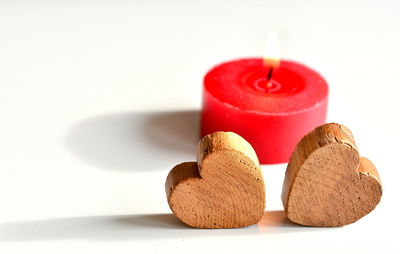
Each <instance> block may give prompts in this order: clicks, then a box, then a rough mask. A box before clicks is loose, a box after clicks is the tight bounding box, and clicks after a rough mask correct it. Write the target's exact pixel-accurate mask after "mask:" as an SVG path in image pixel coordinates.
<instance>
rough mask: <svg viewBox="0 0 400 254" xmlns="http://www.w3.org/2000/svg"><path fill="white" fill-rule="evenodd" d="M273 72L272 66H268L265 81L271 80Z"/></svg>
mask: <svg viewBox="0 0 400 254" xmlns="http://www.w3.org/2000/svg"><path fill="white" fill-rule="evenodd" d="M273 72H274V67H271V68H269V71H268V75H267V81H270V80H271V78H272V73H273Z"/></svg>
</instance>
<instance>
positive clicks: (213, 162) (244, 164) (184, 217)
mask: <svg viewBox="0 0 400 254" xmlns="http://www.w3.org/2000/svg"><path fill="white" fill-rule="evenodd" d="M196 157H197V163H196V162H184V163H182V164H179V165H177V166H175V167H174V168H173V169H172V170H171V171H170V172H169V174H168V177H167V180H166V183H165V190H166V193H167V199H168V204H169V206H170V208H171V210H172V212H173V213H174V214H175V215H176V217H178V218H179V219H180V220H181V221H183V222H184V223H185V224H187V225H189V226H191V227H195V228H237V227H244V226H248V225H252V224H255V223H257V222H259V221H260V220H261V218H262V216H263V214H264V209H265V187H264V180H263V176H262V173H261V169H260V165H259V161H258V158H257V155H256V153H255V151H254V149H253V148H252V147H251V145H250V144H249V143H248V142H247V141H246V140H244V139H243V138H242V137H240V136H239V135H237V134H235V133H232V132H216V133H213V134H210V135H208V136H205V137H204V138H203V139H202V140H201V141H200V143H199V144H198V146H197V152H196Z"/></svg>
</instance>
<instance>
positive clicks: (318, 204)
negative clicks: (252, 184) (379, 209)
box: [282, 123, 382, 227]
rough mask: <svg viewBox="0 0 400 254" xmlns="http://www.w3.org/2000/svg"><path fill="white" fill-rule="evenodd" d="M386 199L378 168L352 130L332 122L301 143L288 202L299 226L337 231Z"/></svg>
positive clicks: (286, 191)
mask: <svg viewBox="0 0 400 254" xmlns="http://www.w3.org/2000/svg"><path fill="white" fill-rule="evenodd" d="M381 196H382V187H381V182H380V179H379V176H378V172H377V171H376V168H375V166H374V165H373V164H372V162H370V161H369V160H368V159H366V158H360V156H359V153H358V150H357V146H356V144H355V142H354V138H353V135H352V133H351V132H350V130H349V129H347V128H346V127H344V126H343V125H340V124H334V123H331V124H325V125H322V126H320V127H317V128H316V129H315V130H313V131H311V132H310V133H308V134H307V135H306V136H305V137H303V139H302V140H301V141H300V142H299V143H298V144H297V146H296V149H295V151H294V152H293V154H292V156H291V158H290V161H289V164H288V167H287V170H286V176H285V181H284V184H283V191H282V202H283V205H284V208H285V212H286V215H287V217H288V218H289V219H290V220H291V221H293V222H295V223H298V224H301V225H306V226H319V227H335V226H342V225H346V224H350V223H353V222H355V221H357V220H358V219H360V218H361V217H363V216H365V215H366V214H368V213H369V212H371V211H372V210H373V209H374V208H375V206H376V205H377V204H378V203H379V201H380V199H381Z"/></svg>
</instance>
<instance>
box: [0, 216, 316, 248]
mask: <svg viewBox="0 0 400 254" xmlns="http://www.w3.org/2000/svg"><path fill="white" fill-rule="evenodd" d="M315 230H324V229H322V228H311V227H302V226H298V225H295V224H293V223H291V222H290V221H288V220H287V219H286V217H285V214H284V212H283V211H267V212H265V214H264V217H263V219H262V220H261V222H260V223H259V224H257V225H253V226H249V227H246V228H238V229H219V230H207V229H193V228H189V227H187V226H185V225H184V224H183V223H182V222H180V221H179V220H178V219H177V218H176V217H175V216H174V215H173V214H148V215H118V216H94V217H76V218H60V219H48V220H38V221H20V222H9V223H3V224H0V233H1V235H0V241H2V242H7V241H48V240H74V239H76V240H78V239H79V240H81V239H86V240H91V241H134V240H154V239H170V238H187V237H215V236H236V235H250V234H253V235H255V234H281V233H295V232H297V233H298V232H304V231H315Z"/></svg>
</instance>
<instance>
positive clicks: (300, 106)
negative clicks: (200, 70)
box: [204, 58, 328, 114]
mask: <svg viewBox="0 0 400 254" xmlns="http://www.w3.org/2000/svg"><path fill="white" fill-rule="evenodd" d="M269 70H270V68H269V67H267V66H265V65H264V62H263V59H262V58H247V59H239V60H234V61H230V62H226V63H222V64H220V65H218V66H216V67H214V68H213V69H211V70H210V71H209V72H208V73H207V75H206V76H205V78H204V88H205V89H204V92H205V93H209V95H211V96H212V97H214V99H216V100H219V101H220V102H221V103H224V104H228V105H229V106H231V107H233V108H237V109H239V110H244V111H252V112H259V113H262V114H289V113H292V112H299V111H307V110H308V109H312V108H313V107H316V106H318V105H319V104H320V103H322V102H323V101H325V100H327V95H328V85H327V83H326V81H325V80H324V79H323V78H322V77H321V75H319V74H318V73H317V72H316V71H314V70H312V69H310V68H309V67H307V66H305V65H302V64H299V63H296V62H293V61H287V60H281V62H280V65H279V67H277V68H275V69H274V70H273V74H272V77H271V79H270V80H268V78H267V77H268V73H269Z"/></svg>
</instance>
